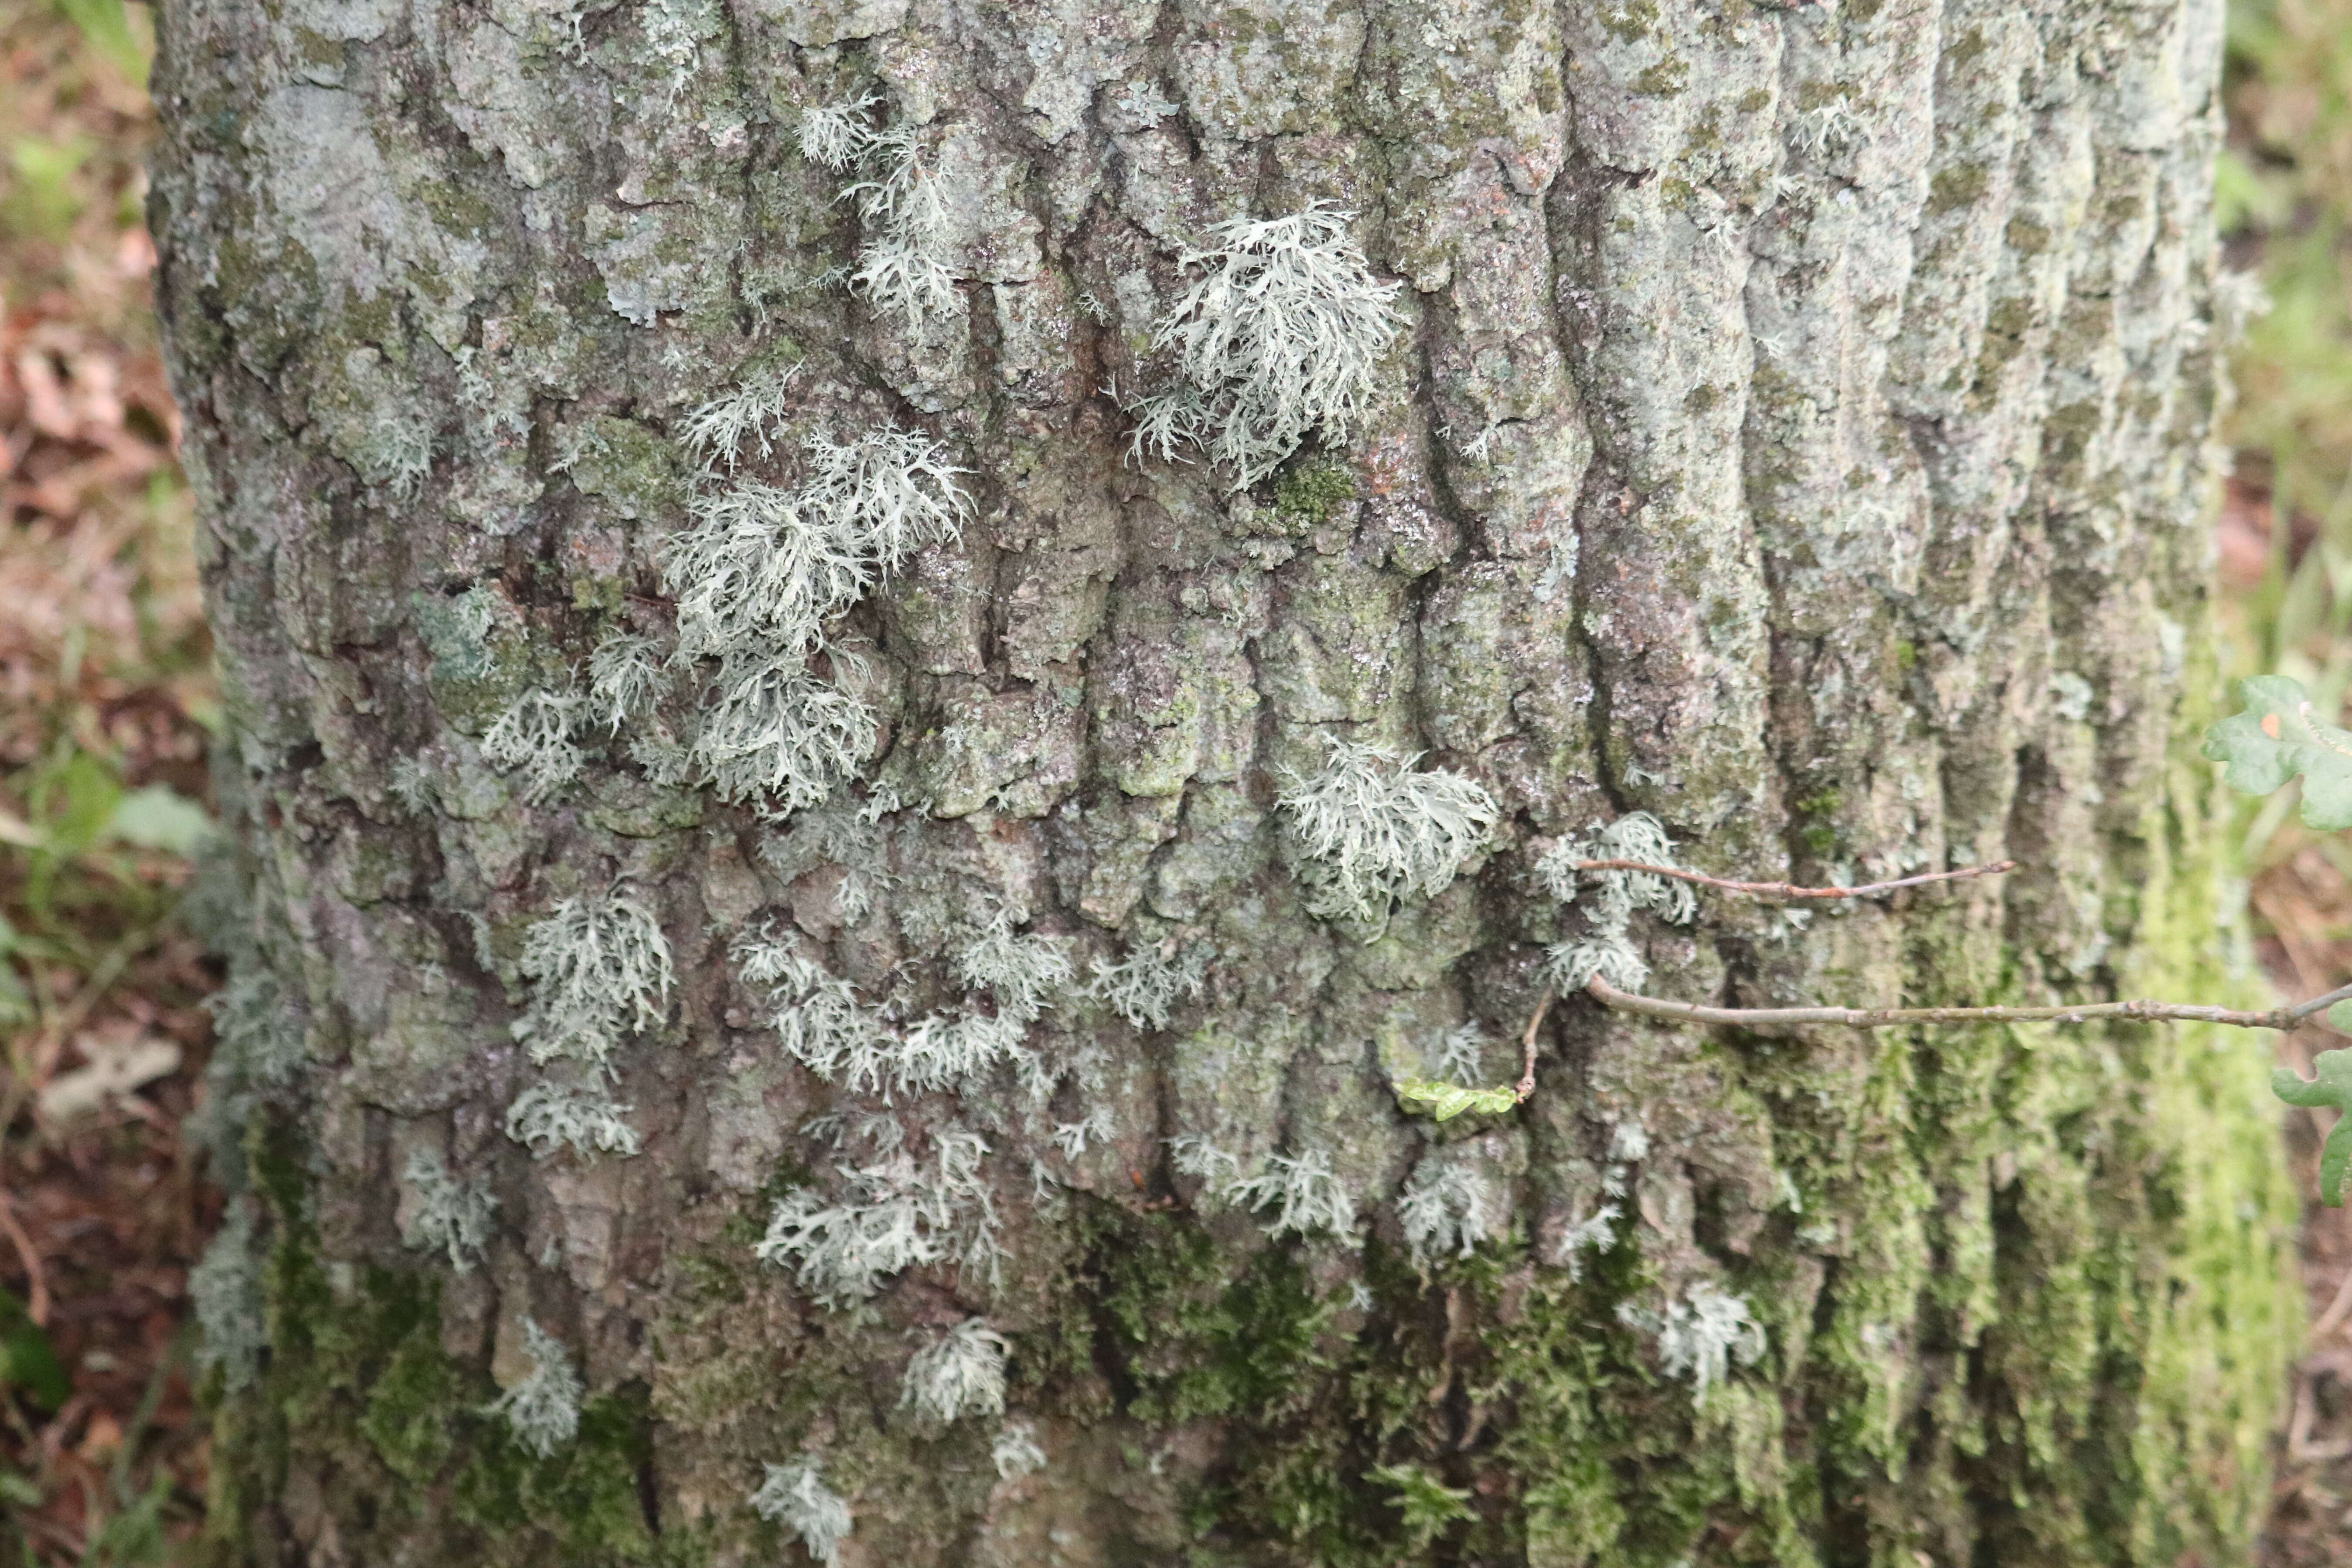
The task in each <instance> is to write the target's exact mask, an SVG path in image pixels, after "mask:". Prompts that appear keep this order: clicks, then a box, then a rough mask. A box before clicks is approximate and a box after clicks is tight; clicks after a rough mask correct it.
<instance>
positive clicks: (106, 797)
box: [35, 752, 122, 859]
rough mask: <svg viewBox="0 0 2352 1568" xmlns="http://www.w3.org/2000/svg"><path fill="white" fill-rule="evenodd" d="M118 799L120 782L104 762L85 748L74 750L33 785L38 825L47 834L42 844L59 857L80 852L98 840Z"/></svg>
mask: <svg viewBox="0 0 2352 1568" xmlns="http://www.w3.org/2000/svg"><path fill="white" fill-rule="evenodd" d="M121 799H122V786H121V784H117V783H115V782H114V774H113V773H111V772H110V770H109V769H108V768H107V766H106V764H105V763H101V762H100V761H99V760H98V759H97V758H96V757H93V756H91V755H90V754H89V752H74V753H73V754H72V755H70V756H68V757H67V758H66V759H65V761H64V762H63V763H59V764H58V765H57V766H56V767H55V768H52V769H50V770H48V771H47V773H45V774H44V775H43V776H42V778H41V780H40V782H39V784H37V786H36V789H35V805H36V807H37V811H38V813H39V816H40V824H39V826H41V827H42V828H43V829H44V830H45V831H46V832H47V835H48V842H47V843H46V844H44V845H43V846H42V848H43V850H44V851H46V852H47V853H48V854H50V855H54V856H56V857H57V858H59V859H70V858H72V857H74V856H76V855H79V854H80V853H81V852H82V851H83V850H85V849H87V848H89V847H90V846H91V845H93V844H95V843H97V842H98V840H99V837H100V835H101V834H103V833H104V832H105V831H106V828H107V825H108V824H109V823H110V822H112V821H113V820H114V808H115V806H116V805H118V804H119V803H120V802H121Z"/></svg>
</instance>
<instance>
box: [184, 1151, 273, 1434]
mask: <svg viewBox="0 0 2352 1568" xmlns="http://www.w3.org/2000/svg"><path fill="white" fill-rule="evenodd" d="M188 1305H189V1308H190V1310H193V1311H194V1314H195V1319H196V1327H197V1328H198V1330H199V1331H201V1333H202V1336H203V1337H202V1338H201V1339H200V1340H199V1341H198V1342H197V1345H196V1352H195V1353H196V1364H197V1365H198V1366H200V1367H206V1368H216V1369H218V1371H219V1372H220V1374H221V1383H222V1385H223V1386H224V1387H226V1388H227V1389H229V1390H230V1391H231V1392H234V1391H236V1390H237V1389H241V1388H246V1387H249V1386H250V1385H251V1384H252V1383H253V1380H254V1377H255V1375H256V1374H257V1373H258V1371H259V1370H260V1365H261V1353H262V1352H264V1351H265V1350H267V1349H268V1348H269V1329H268V1311H267V1305H266V1302H265V1301H264V1299H263V1296H262V1289H261V1258H260V1250H259V1245H258V1243H257V1239H256V1237H255V1226H254V1203H253V1200H251V1199H249V1198H235V1199H232V1200H230V1202H229V1205H228V1207H227V1209H226V1211H225V1212H224V1214H223V1215H222V1216H221V1227H220V1229H218V1230H216V1231H215V1232H214V1233H213V1238H212V1240H211V1241H210V1242H208V1243H207V1244H206V1245H205V1255H204V1256H203V1257H202V1258H199V1259H197V1261H196V1265H195V1267H194V1268H191V1269H189V1270H188Z"/></svg>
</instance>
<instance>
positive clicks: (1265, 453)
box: [1134, 203, 1402, 489]
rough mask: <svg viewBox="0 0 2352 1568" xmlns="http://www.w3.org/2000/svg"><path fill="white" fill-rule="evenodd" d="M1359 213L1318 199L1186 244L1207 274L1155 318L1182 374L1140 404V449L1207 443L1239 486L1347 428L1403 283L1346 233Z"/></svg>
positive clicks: (1393, 323)
mask: <svg viewBox="0 0 2352 1568" xmlns="http://www.w3.org/2000/svg"><path fill="white" fill-rule="evenodd" d="M1354 216H1355V215H1354V214H1352V213H1344V212H1339V211H1336V210H1334V209H1333V208H1330V207H1327V206H1324V205H1321V204H1319V203H1318V204H1316V205H1310V206H1308V207H1307V208H1306V209H1305V210H1304V211H1302V212H1296V213H1292V214H1291V215H1289V216H1286V217H1278V218H1265V219H1258V218H1234V219H1232V220H1230V221H1228V222H1225V223H1221V224H1218V225H1216V226H1214V227H1213V228H1212V229H1211V230H1210V231H1209V232H1210V234H1211V235H1212V236H1213V237H1215V239H1216V242H1217V243H1216V244H1214V245H1213V246H1212V247H1207V248H1205V249H1197V250H1188V251H1186V252H1185V253H1184V255H1183V258H1182V261H1181V265H1182V266H1183V268H1184V269H1185V270H1186V271H1188V272H1190V271H1195V270H1198V271H1199V272H1201V273H1202V276H1201V277H1200V278H1199V279H1197V280H1196V281H1195V282H1194V283H1193V284H1192V287H1191V288H1190V289H1188V290H1186V292H1185V295H1184V298H1183V299H1182V300H1180V301H1178V303H1177V304H1176V306H1175V308H1174V309H1172V310H1170V311H1168V312H1167V313H1166V314H1165V315H1163V316H1162V317H1160V320H1159V321H1158V322H1157V323H1155V325H1154V328H1153V332H1152V347H1153V348H1154V349H1155V350H1161V349H1168V348H1173V349H1175V350H1176V351H1177V353H1178V366H1179V369H1180V371H1181V374H1182V376H1183V378H1184V379H1183V382H1182V384H1180V385H1178V386H1175V387H1171V388H1170V389H1168V390H1166V391H1163V392H1160V393H1157V394H1154V395H1151V396H1150V397H1148V398H1145V399H1144V400H1142V402H1141V403H1139V405H1137V406H1136V408H1135V410H1134V412H1135V413H1136V415H1137V417H1138V421H1139V423H1138V425H1137V427H1136V431H1135V436H1134V449H1135V451H1136V452H1137V453H1138V454H1141V453H1143V452H1145V451H1147V450H1150V451H1152V452H1154V453H1156V455H1157V456H1159V457H1160V458H1162V459H1167V458H1173V457H1175V456H1176V455H1177V453H1178V450H1179V449H1180V448H1181V447H1186V446H1197V447H1202V448H1203V449H1204V450H1206V451H1207V452H1208V454H1209V456H1210V458H1211V459H1212V460H1213V461H1215V462H1219V463H1222V464H1223V465H1225V467H1226V468H1229V469H1230V470H1231V471H1232V472H1233V474H1234V489H1244V488H1246V487H1248V486H1250V485H1253V484H1255V483H1256V482H1257V481H1258V480H1259V479H1264V478H1265V476H1266V475H1267V474H1270V473H1272V472H1273V471H1274V469H1275V468H1276V467H1277V466H1278V465H1279V464H1280V463H1281V462H1282V461H1283V459H1285V458H1287V457H1289V456H1290V455H1291V454H1292V453H1293V452H1295V451H1297V449H1298V448H1299V447H1300V445H1301V444H1302V443H1304V442H1305V441H1306V440H1307V437H1309V436H1310V435H1315V434H1318V433H1319V434H1320V435H1321V436H1322V437H1323V438H1324V439H1325V440H1326V441H1328V442H1336V441H1338V440H1339V439H1341V438H1342V437H1345V436H1346V434H1347V432H1348V430H1349V428H1350V427H1351V426H1354V425H1355V424H1356V423H1358V422H1359V421H1360V420H1361V419H1362V418H1363V416H1365V414H1366V413H1367V412H1368V411H1369V410H1370V405H1371V396H1372V388H1373V384H1374V378H1375V374H1376V372H1377V370H1378V367H1379V364H1380V360H1381V355H1382V354H1383V353H1386V352H1387V350H1388V346H1389V343H1390V342H1391V339H1393V338H1394V337H1395V335H1396V332H1397V329H1398V326H1399V324H1400V322H1399V320H1398V316H1397V313H1396V309H1395V303H1394V302H1395V300H1396V296H1397V292H1398V290H1399V289H1401V288H1402V284H1400V283H1393V282H1391V283H1381V282H1377V281H1375V280H1374V279H1373V278H1372V275H1371V268H1370V264H1369V263H1368V262H1367V261H1366V260H1365V258H1364V253H1363V251H1362V250H1361V249H1360V248H1359V247H1358V246H1357V244H1356V242H1355V241H1354V240H1353V239H1352V238H1350V237H1349V234H1348V225H1349V223H1350V222H1352V221H1353V220H1354Z"/></svg>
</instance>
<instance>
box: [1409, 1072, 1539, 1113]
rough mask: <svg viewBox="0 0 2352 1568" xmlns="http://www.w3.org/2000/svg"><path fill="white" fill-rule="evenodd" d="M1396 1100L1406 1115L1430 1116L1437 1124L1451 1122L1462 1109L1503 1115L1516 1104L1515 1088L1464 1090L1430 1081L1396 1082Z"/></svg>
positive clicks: (1427, 1079) (1453, 1084)
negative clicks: (1438, 1122)
mask: <svg viewBox="0 0 2352 1568" xmlns="http://www.w3.org/2000/svg"><path fill="white" fill-rule="evenodd" d="M1396 1097H1397V1104H1398V1105H1399V1106H1401V1107H1402V1108H1403V1110H1404V1112H1405V1114H1406V1115H1408V1116H1433V1117H1435V1118H1436V1119H1437V1120H1438V1121H1453V1120H1454V1118H1455V1117H1457V1116H1459V1115H1461V1114H1462V1113H1463V1112H1464V1111H1465V1110H1475V1111H1479V1112H1482V1113H1483V1114H1486V1115H1488V1116H1502V1115H1505V1114H1507V1112H1508V1111H1509V1110H1511V1109H1512V1108H1513V1107H1514V1106H1516V1105H1517V1104H1518V1103H1519V1093H1518V1090H1517V1089H1465V1088H1463V1087H1462V1086H1461V1085H1460V1084H1455V1083H1440V1082H1438V1081H1437V1080H1436V1079H1432V1078H1401V1079H1397V1085H1396Z"/></svg>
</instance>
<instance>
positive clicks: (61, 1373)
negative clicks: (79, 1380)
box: [0, 1290, 73, 1410]
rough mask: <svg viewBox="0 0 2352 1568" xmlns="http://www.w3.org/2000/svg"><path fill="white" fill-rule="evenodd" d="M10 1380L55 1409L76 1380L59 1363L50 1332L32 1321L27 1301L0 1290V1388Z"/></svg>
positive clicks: (41, 1404) (34, 1399) (43, 1404)
mask: <svg viewBox="0 0 2352 1568" xmlns="http://www.w3.org/2000/svg"><path fill="white" fill-rule="evenodd" d="M11 1384H14V1385H15V1386H16V1387H18V1388H21V1389H23V1390H24V1391H25V1392H26V1394H30V1395H32V1398H33V1403H34V1404H36V1405H40V1406H41V1407H42V1408H43V1409H45V1410H55V1409H57V1408H58V1406H59V1405H63V1404H64V1403H65V1402H66V1396H67V1395H68V1394H71V1393H72V1392H73V1380H72V1379H71V1378H69V1377H68V1376H67V1375H66V1369H65V1368H64V1367H62V1366H60V1365H58V1357H57V1352H55V1351H52V1350H51V1349H49V1336H48V1335H47V1334H45V1333H43V1332H42V1331H41V1326H40V1325H39V1324H38V1323H36V1322H35V1321H33V1319H32V1315H31V1314H30V1313H28V1312H26V1310H25V1306H24V1303H23V1302H21V1301H19V1300H16V1296H15V1295H14V1294H12V1293H11V1292H9V1291H6V1290H0V1388H5V1387H7V1386H9V1385H11Z"/></svg>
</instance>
